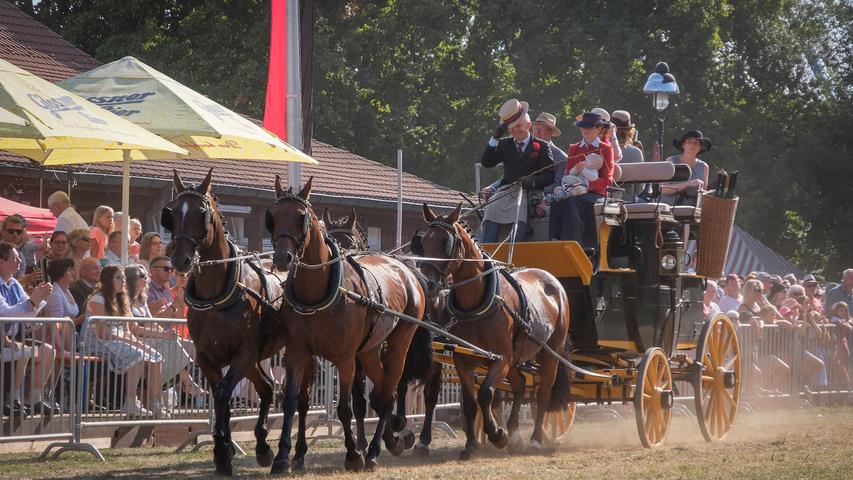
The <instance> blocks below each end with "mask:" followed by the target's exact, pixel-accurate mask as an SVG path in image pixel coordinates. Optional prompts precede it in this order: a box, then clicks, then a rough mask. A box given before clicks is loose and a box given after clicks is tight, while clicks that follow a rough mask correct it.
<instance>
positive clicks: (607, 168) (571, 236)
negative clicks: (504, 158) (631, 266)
mask: <svg viewBox="0 0 853 480" xmlns="http://www.w3.org/2000/svg"><path fill="white" fill-rule="evenodd" d="M575 126H577V127H579V128H580V129H581V135H582V136H583V138H582V139H581V141H580V142H577V143H574V144H572V145H571V146H569V152H568V159H567V160H566V171H565V174H566V175H568V174H569V173H570V172H572V168H573V167H575V166H576V165H578V164H581V162H586V161H587V155H591V154H595V155H597V156H600V157H601V159H602V162H601V166H600V168H598V169H597V171H596V173H597V177H598V178H597V179H596V180H592V181H589V182H588V184H586V185H584V186H583V188H571V189H570V190H569V191H567V192H566V193H568V197H567V198H565V199H562V200H559V201H556V197H557V195H556V194H555V201H554V203H552V204H551V218H550V220H549V224H548V237H549V238H550V239H552V240H575V241H577V242H579V243H580V244H581V246H582V247H584V248H595V246H596V245H597V244H598V235H597V232H596V221H595V210H594V205H595V202H596V201H597V200H598V199H600V198H602V197H604V196H605V195H606V194H607V187H609V186H610V185H611V184H612V183H613V168H614V167H613V166H614V163H615V162H614V153H613V147H612V145H610V143H608V142H607V141H604V140H601V139H600V138H599V136H600V135H601V133H602V132H603V131H604V130H605V129H606V128H609V124H608V122H606V121H605V120H604V119H603V118H602V117H601V115H598V114H597V113H592V112H587V113H584V114H583V116H582V118H581V119H580V120H578V121H577V122H575ZM575 187H577V186H575ZM583 190H586V191H585V192H583Z"/></svg>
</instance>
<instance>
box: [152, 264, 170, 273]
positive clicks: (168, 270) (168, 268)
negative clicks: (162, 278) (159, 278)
mask: <svg viewBox="0 0 853 480" xmlns="http://www.w3.org/2000/svg"><path fill="white" fill-rule="evenodd" d="M151 268H162V269H163V270H164V271H166V272H173V271H174V270H175V267H170V266H168V265H152V266H151Z"/></svg>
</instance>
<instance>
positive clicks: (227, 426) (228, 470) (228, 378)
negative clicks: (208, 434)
mask: <svg viewBox="0 0 853 480" xmlns="http://www.w3.org/2000/svg"><path fill="white" fill-rule="evenodd" d="M235 363H237V362H235ZM239 370H240V369H239V367H238V365H235V364H234V363H232V364H231V366H230V367H229V368H228V373H226V374H225V377H224V378H223V379H222V381H221V382H219V383H217V384H216V386H215V387H213V405H214V407H213V408H214V410H215V413H216V420H215V422H214V424H213V443H214V445H213V462H214V463H215V464H216V473H217V474H218V475H224V476H229V477H230V476H231V475H233V474H234V468H233V466H232V465H231V459H232V458H234V445H233V444H232V443H231V394H232V393H233V392H234V387H235V386H236V385H237V383H239V382H240V380H242V379H243V373H242V372H240V371H239Z"/></svg>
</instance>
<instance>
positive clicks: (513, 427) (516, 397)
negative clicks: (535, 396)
mask: <svg viewBox="0 0 853 480" xmlns="http://www.w3.org/2000/svg"><path fill="white" fill-rule="evenodd" d="M507 380H508V381H509V384H510V387H512V409H511V410H510V413H509V420H507V422H506V429H507V431H508V432H509V445H510V447H511V448H512V449H513V450H516V449H517V447H518V446H519V445H521V444H522V442H523V440H522V439H521V434H520V433H518V416H519V413H520V412H521V404H522V402H523V400H524V392H525V389H526V385H525V380H524V375H522V374H521V372H519V371H518V369H517V368H510V369H509V372H507Z"/></svg>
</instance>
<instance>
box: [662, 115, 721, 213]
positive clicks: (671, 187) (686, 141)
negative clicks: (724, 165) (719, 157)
mask: <svg viewBox="0 0 853 480" xmlns="http://www.w3.org/2000/svg"><path fill="white" fill-rule="evenodd" d="M672 144H673V145H675V148H677V149H678V150H679V151H680V152H681V154H680V155H673V156H671V157H669V158H667V159H666V161H667V162H672V163H675V164H679V163H683V164H686V165H688V166H690V169H691V170H693V176H692V177H690V180H687V181H686V182H675V183H666V184H663V185H661V195H660V201H661V202H662V203H668V204H670V205H675V204H684V205H696V199H697V197H698V196H699V192H700V191H701V190H702V189H704V188H705V186H706V185H708V164H707V163H705V162H703V161H702V160H700V159H699V158H698V155H699V154H701V153H705V152H707V151H708V150H710V149H711V140H709V139H707V138H705V136H704V135H702V132H700V131H699V130H689V131H687V132H684V135H682V136H681V138H676V139H675V140H673V141H672Z"/></svg>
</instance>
